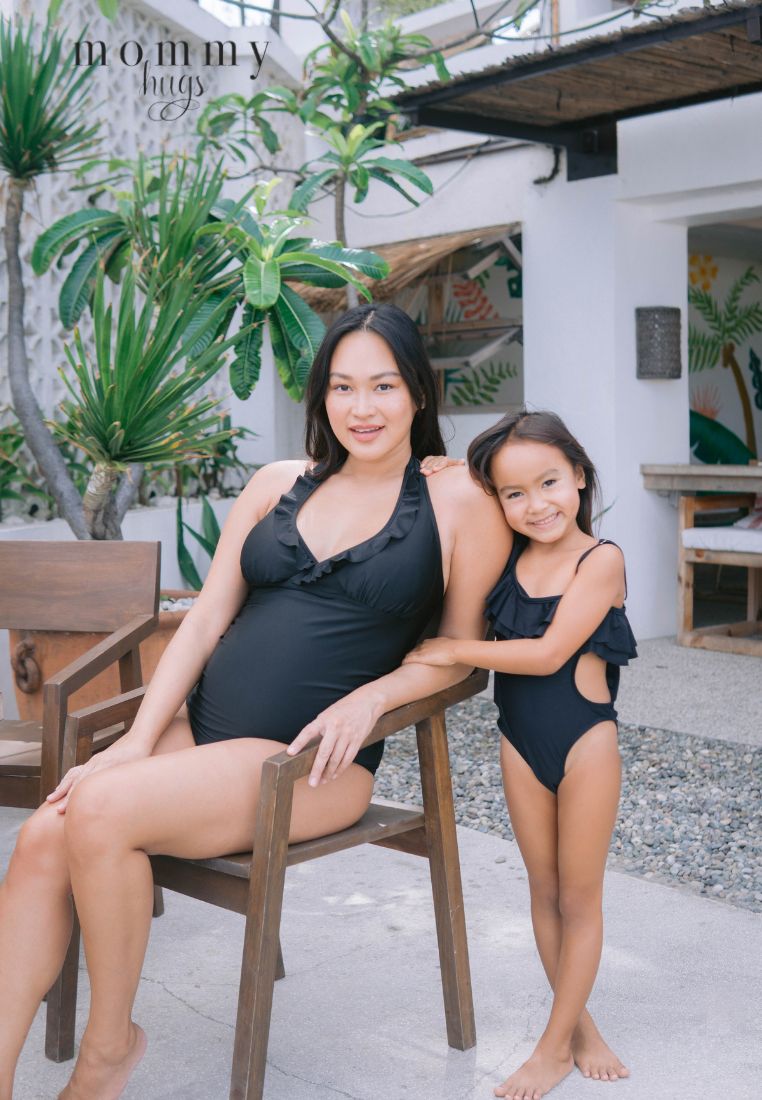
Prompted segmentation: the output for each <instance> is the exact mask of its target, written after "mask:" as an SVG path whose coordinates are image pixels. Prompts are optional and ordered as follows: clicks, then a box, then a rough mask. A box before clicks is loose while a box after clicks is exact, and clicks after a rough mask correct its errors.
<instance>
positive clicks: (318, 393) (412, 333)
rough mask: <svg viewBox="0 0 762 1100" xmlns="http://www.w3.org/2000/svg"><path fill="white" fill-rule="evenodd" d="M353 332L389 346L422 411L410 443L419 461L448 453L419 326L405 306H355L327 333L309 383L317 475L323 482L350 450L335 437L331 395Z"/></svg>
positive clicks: (309, 433)
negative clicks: (341, 349) (342, 349)
mask: <svg viewBox="0 0 762 1100" xmlns="http://www.w3.org/2000/svg"><path fill="white" fill-rule="evenodd" d="M350 332H375V333H376V335H377V336H380V337H381V338H382V339H383V340H385V341H386V343H387V344H388V345H389V350H390V351H391V353H392V355H393V356H394V360H395V362H396V364H397V367H398V369H399V372H400V374H401V375H402V378H403V380H404V381H405V384H406V385H407V388H408V389H409V390H410V394H411V397H412V398H413V401H414V402H415V404H416V406H417V408H418V412H417V413H416V414H415V419H414V420H413V426H412V428H411V432H410V445H411V448H412V451H413V454H414V455H415V457H416V458H419V459H422V458H425V457H426V455H443V454H444V453H445V445H444V441H443V439H442V433H441V431H440V429H439V419H438V416H437V413H438V404H439V394H438V388H437V380H436V376H435V374H434V368H433V367H432V365H431V363H430V361H429V357H428V355H427V353H426V348H425V347H424V346H423V340H422V339H421V334H420V333H419V331H418V327H417V326H416V324H415V322H414V321H412V320H411V319H410V317H408V315H407V313H405V311H404V310H403V309H400V308H399V306H394V305H391V304H388V303H381V304H376V303H371V304H370V305H362V306H355V307H354V308H353V309H348V310H347V312H346V313H343V314H342V315H341V317H339V318H338V319H337V320H336V321H334V323H333V324H332V325H331V327H330V328H329V329H328V331H327V332H326V334H325V336H324V337H323V341H322V343H321V345H320V347H319V348H318V350H317V355H316V356H315V361H314V363H313V364H312V370H311V371H310V377H309V380H308V382H307V394H306V414H307V428H306V438H305V449H306V451H307V454H308V455H309V457H310V458H311V459H312V460H313V462H314V463H315V464H316V469H315V471H314V473H315V476H317V477H318V478H320V479H321V480H322V479H324V478H327V477H330V476H331V474H334V473H336V471H337V470H338V469H339V468H340V467H341V466H342V465H343V464H344V462H345V460H346V457H347V450H346V448H345V447H343V446H342V445H341V443H339V441H338V439H337V438H336V436H335V435H334V433H333V429H332V428H331V425H330V423H329V421H328V414H327V413H326V411H325V395H326V391H327V389H328V377H329V374H330V370H331V360H332V358H333V354H334V352H335V351H336V348H337V346H338V343H339V341H340V340H341V339H343V337H344V336H347V335H348V334H349V333H350Z"/></svg>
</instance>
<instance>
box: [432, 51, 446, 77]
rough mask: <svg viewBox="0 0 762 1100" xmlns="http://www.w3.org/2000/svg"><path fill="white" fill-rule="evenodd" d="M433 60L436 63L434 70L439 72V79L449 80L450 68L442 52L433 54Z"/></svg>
mask: <svg viewBox="0 0 762 1100" xmlns="http://www.w3.org/2000/svg"><path fill="white" fill-rule="evenodd" d="M431 60H432V62H433V63H434V70H435V71H436V74H437V80H449V79H450V70H449V69H448V68H447V65H446V64H445V59H444V58H443V57H442V55H441V53H435V54H433V55H432V58H431Z"/></svg>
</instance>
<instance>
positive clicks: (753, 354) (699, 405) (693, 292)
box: [688, 254, 762, 464]
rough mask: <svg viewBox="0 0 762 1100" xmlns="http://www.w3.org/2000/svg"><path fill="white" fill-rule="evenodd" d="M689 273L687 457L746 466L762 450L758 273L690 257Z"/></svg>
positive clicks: (725, 261)
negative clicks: (688, 451) (688, 438)
mask: <svg viewBox="0 0 762 1100" xmlns="http://www.w3.org/2000/svg"><path fill="white" fill-rule="evenodd" d="M688 270H689V279H690V282H689V287H688V305H689V308H688V321H689V327H688V370H689V384H690V403H691V452H692V454H693V456H694V457H695V459H696V460H697V461H699V462H728V463H741V464H746V463H747V462H748V461H749V459H750V458H757V457H759V454H760V452H759V446H760V444H762V281H761V279H760V276H761V275H762V266H760V265H757V264H749V263H748V262H745V261H743V260H736V259H731V258H729V257H725V258H723V257H720V256H707V255H698V254H694V255H691V257H690V263H689V269H688Z"/></svg>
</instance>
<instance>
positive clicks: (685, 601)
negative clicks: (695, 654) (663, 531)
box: [677, 554, 694, 645]
mask: <svg viewBox="0 0 762 1100" xmlns="http://www.w3.org/2000/svg"><path fill="white" fill-rule="evenodd" d="M693 573H694V569H693V562H691V561H686V560H685V558H684V557H683V556H682V554H681V555H680V565H679V573H678V577H677V640H678V642H679V643H680V644H681V645H685V642H684V638H685V636H686V634H690V632H691V631H692V630H693V597H694V592H693Z"/></svg>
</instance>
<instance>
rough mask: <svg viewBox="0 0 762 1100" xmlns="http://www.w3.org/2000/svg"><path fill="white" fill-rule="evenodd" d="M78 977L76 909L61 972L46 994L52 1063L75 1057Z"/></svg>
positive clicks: (47, 1044)
mask: <svg viewBox="0 0 762 1100" xmlns="http://www.w3.org/2000/svg"><path fill="white" fill-rule="evenodd" d="M78 977H79V921H78V920H77V913H76V910H75V911H74V924H73V927H72V930H71V940H70V941H69V948H68V950H67V952H66V958H65V960H64V964H63V967H62V969H61V973H60V974H59V975H58V978H57V979H56V982H55V985H54V986H53V988H52V989H51V990H50V992H49V993H48V996H47V1014H46V1020H45V1055H46V1057H48V1058H50V1059H51V1061H53V1062H66V1061H68V1060H69V1058H73V1057H74V1020H75V1017H76V1014H77V979H78Z"/></svg>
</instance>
